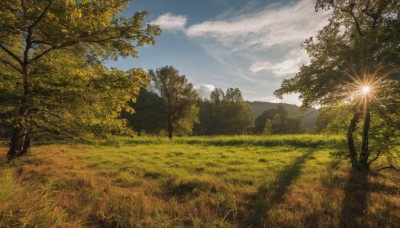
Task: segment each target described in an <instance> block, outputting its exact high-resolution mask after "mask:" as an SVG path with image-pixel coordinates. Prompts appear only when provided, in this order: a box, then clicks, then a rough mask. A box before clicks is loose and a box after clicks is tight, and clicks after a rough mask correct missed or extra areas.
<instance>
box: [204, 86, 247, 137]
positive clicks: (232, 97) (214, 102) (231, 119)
mask: <svg viewBox="0 0 400 228" xmlns="http://www.w3.org/2000/svg"><path fill="white" fill-rule="evenodd" d="M200 108H201V110H200V125H201V127H202V132H199V133H200V134H206V135H218V134H223V135H235V134H246V133H248V130H249V129H250V128H252V127H253V126H254V119H253V112H252V110H251V108H250V107H249V105H248V104H247V103H246V101H244V99H243V97H242V93H241V92H240V90H239V89H238V88H235V89H233V88H228V89H227V90H226V93H224V91H222V89H219V88H216V89H215V90H214V91H213V92H211V95H210V99H209V100H208V99H207V100H205V101H203V102H202V104H201V105H200ZM198 128H200V127H198Z"/></svg>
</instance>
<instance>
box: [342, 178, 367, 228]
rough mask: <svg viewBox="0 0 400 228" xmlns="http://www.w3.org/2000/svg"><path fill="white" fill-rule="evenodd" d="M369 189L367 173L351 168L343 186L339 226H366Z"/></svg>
mask: <svg viewBox="0 0 400 228" xmlns="http://www.w3.org/2000/svg"><path fill="white" fill-rule="evenodd" d="M369 191H370V184H369V183H368V174H367V173H364V172H360V171H357V170H352V171H351V172H350V176H349V179H348V182H347V184H346V186H345V188H344V194H345V196H344V198H343V203H342V209H341V215H340V222H339V226H340V227H367V224H366V218H367V217H366V212H367V211H366V209H367V206H368V205H367V199H368V193H369Z"/></svg>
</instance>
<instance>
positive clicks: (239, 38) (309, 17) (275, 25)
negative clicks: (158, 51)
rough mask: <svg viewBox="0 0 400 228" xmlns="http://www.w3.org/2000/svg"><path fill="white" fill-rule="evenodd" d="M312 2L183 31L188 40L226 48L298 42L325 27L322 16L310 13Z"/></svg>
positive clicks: (196, 25)
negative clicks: (212, 42) (207, 41)
mask: <svg viewBox="0 0 400 228" xmlns="http://www.w3.org/2000/svg"><path fill="white" fill-rule="evenodd" d="M314 2H315V1H314V0H301V1H299V2H297V3H295V4H294V3H291V4H289V5H285V6H272V7H267V8H266V9H264V10H262V11H260V12H257V13H251V14H245V15H240V16H237V17H233V18H230V19H226V20H216V21H205V22H203V23H200V24H195V25H192V26H190V27H189V28H188V29H187V34H188V36H189V37H195V38H196V37H198V38H202V37H207V38H214V39H215V40H217V41H219V42H221V43H223V44H225V45H226V46H230V45H232V44H237V43H239V44H241V45H242V47H254V46H262V47H271V46H274V45H281V44H286V43H292V42H302V41H303V40H304V39H305V38H307V37H308V36H310V35H312V34H314V33H315V32H316V31H318V30H319V29H321V28H322V26H323V25H324V24H326V20H324V19H326V16H327V15H326V13H325V14H324V13H319V14H317V13H315V12H314V7H313V5H314Z"/></svg>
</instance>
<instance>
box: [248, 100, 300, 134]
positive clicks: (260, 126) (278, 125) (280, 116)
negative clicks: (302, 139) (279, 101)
mask: <svg viewBox="0 0 400 228" xmlns="http://www.w3.org/2000/svg"><path fill="white" fill-rule="evenodd" d="M254 131H255V133H257V134H298V133H302V126H301V120H300V118H299V117H289V116H288V111H287V110H286V108H285V107H284V106H283V105H279V106H278V107H277V108H275V109H268V110H265V111H264V112H263V113H261V114H260V115H259V116H258V117H257V118H256V120H255V128H254Z"/></svg>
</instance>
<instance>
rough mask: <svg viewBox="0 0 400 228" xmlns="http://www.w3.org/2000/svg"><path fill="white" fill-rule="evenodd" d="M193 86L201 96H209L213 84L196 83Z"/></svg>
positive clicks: (213, 87)
mask: <svg viewBox="0 0 400 228" xmlns="http://www.w3.org/2000/svg"><path fill="white" fill-rule="evenodd" d="M194 88H195V90H196V91H197V93H198V94H199V95H200V96H201V97H202V98H209V97H210V94H211V92H212V91H213V90H214V89H215V86H214V85H210V84H198V85H195V86H194Z"/></svg>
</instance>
